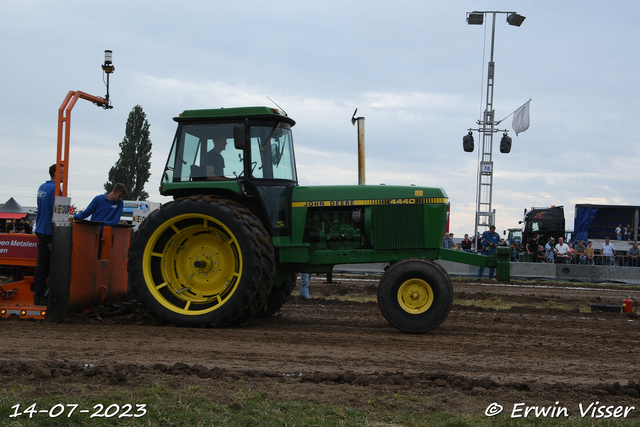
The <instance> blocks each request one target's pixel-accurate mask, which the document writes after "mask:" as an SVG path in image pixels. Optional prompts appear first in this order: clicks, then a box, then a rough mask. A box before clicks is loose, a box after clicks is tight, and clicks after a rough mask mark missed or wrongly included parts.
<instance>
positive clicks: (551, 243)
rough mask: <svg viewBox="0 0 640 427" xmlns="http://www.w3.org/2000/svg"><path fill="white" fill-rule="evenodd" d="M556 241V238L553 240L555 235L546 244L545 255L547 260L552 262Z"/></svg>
mask: <svg viewBox="0 0 640 427" xmlns="http://www.w3.org/2000/svg"><path fill="white" fill-rule="evenodd" d="M554 243H555V240H553V237H552V238H550V239H549V241H548V242H547V244H546V245H544V251H545V255H546V256H547V262H550V263H551V264H553V247H554Z"/></svg>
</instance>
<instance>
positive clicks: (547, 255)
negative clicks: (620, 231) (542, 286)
mask: <svg viewBox="0 0 640 427" xmlns="http://www.w3.org/2000/svg"><path fill="white" fill-rule="evenodd" d="M523 249H524V252H525V253H527V254H528V255H530V256H531V259H532V261H533V262H546V263H555V264H584V265H594V264H596V262H595V259H596V256H598V257H601V258H602V262H601V264H602V265H615V264H616V263H615V261H614V260H615V257H616V253H617V250H616V247H615V245H614V244H613V243H611V240H610V239H609V238H608V237H606V238H605V239H604V243H603V244H602V245H601V246H600V248H599V249H598V251H599V253H596V248H594V247H593V242H591V241H588V242H587V246H585V245H584V241H583V240H580V241H579V242H578V244H577V245H575V246H574V245H573V244H572V243H565V242H564V239H563V238H562V237H559V238H558V243H557V244H556V243H555V240H554V239H553V238H551V239H549V241H548V242H547V243H546V244H545V245H544V247H543V246H542V244H541V243H540V236H539V235H537V234H536V235H535V236H534V238H533V239H531V240H529V241H528V242H527V243H526V245H525V246H524V248H523ZM639 258H640V248H638V244H637V243H634V244H633V246H632V247H631V248H629V249H628V250H627V253H626V260H625V264H626V265H628V266H633V267H637V266H638V265H639V262H638V259H639Z"/></svg>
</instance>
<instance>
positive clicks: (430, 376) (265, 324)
mask: <svg viewBox="0 0 640 427" xmlns="http://www.w3.org/2000/svg"><path fill="white" fill-rule="evenodd" d="M334 277H335V278H334V280H337V281H338V283H337V284H332V285H327V284H323V283H322V280H321V279H320V278H317V277H314V278H313V280H312V283H311V286H310V290H311V294H312V297H314V298H313V299H312V300H311V301H303V300H301V299H300V297H297V296H293V297H292V298H291V299H290V300H289V302H288V303H287V304H286V305H285V306H284V307H283V309H282V310H281V311H280V313H278V314H277V315H276V316H274V317H272V318H270V319H266V320H254V321H251V322H250V323H249V324H247V325H245V326H242V327H238V328H231V329H188V328H175V327H171V326H161V325H156V324H155V322H154V321H153V320H151V319H149V317H148V316H146V315H145V314H144V313H143V312H142V313H141V312H137V313H126V314H122V315H119V316H115V317H103V318H102V320H98V319H96V318H88V317H87V316H85V315H81V314H77V315H74V316H71V317H70V318H69V319H68V320H67V321H65V322H64V323H44V322H41V321H18V320H12V319H10V320H2V321H0V330H2V352H1V353H0V380H1V381H2V383H3V385H5V386H10V385H12V384H14V385H19V384H20V385H21V384H31V385H34V386H36V389H35V390H36V391H34V393H41V392H42V393H44V392H60V390H63V389H64V390H67V391H66V392H67V393H69V392H70V391H69V390H71V393H73V390H78V393H81V391H80V390H81V386H82V385H86V384H93V385H92V388H90V390H94V391H95V393H99V387H98V388H96V386H99V385H100V384H103V385H113V386H117V387H124V388H129V389H135V388H139V387H147V386H152V385H156V384H160V383H163V384H168V385H170V386H171V387H173V388H175V387H186V386H189V385H193V384H199V385H202V386H203V387H205V388H210V389H211V390H215V396H216V397H215V398H216V399H218V400H219V401H220V402H222V403H225V402H232V401H233V399H234V393H236V392H237V390H238V388H239V387H242V388H243V389H245V390H246V389H248V390H258V391H262V392H264V393H267V394H268V395H269V396H271V397H273V398H276V399H296V400H307V401H311V402H323V403H329V404H335V405H338V406H341V407H353V408H356V409H365V408H367V406H368V405H371V404H372V399H373V401H374V402H376V403H375V404H380V405H385V406H388V407H390V408H394V409H398V410H402V409H403V408H407V407H418V408H420V410H425V409H429V410H435V409H441V410H445V411H448V412H451V413H468V414H474V415H478V414H483V413H484V411H485V408H487V406H488V405H489V404H490V403H492V402H498V403H500V404H501V405H502V406H504V407H505V410H510V408H511V407H512V405H513V404H515V403H517V402H526V404H527V405H554V404H555V402H560V403H559V405H561V406H562V405H564V406H566V407H568V408H569V411H570V413H571V414H575V413H576V412H578V411H577V407H578V404H580V403H582V404H587V405H588V404H589V403H591V402H595V401H600V402H602V403H606V404H608V405H622V406H634V407H635V408H637V409H635V410H632V411H631V412H630V413H629V415H628V417H627V419H640V393H639V392H640V348H639V343H638V339H637V337H638V329H639V325H640V319H639V318H638V317H637V316H635V315H633V313H632V314H626V315H624V314H610V313H585V312H580V307H585V306H586V304H587V303H589V302H600V303H608V304H621V302H622V299H623V295H624V294H629V293H630V294H632V295H634V296H635V297H636V299H637V298H638V297H640V292H637V290H636V289H629V288H615V287H606V288H605V287H602V286H597V285H595V286H592V287H582V286H577V285H572V284H569V283H566V284H548V283H544V282H541V283H537V284H536V283H526V284H523V283H511V284H508V285H504V284H500V283H498V282H495V281H493V282H469V281H466V282H457V283H454V290H455V297H454V298H455V299H456V300H465V301H475V300H478V301H487V300H489V301H492V302H494V303H496V304H497V303H498V302H504V303H506V304H507V305H513V304H516V305H518V306H516V307H514V308H511V309H506V310H494V309H483V308H479V307H477V306H469V305H464V306H463V305H454V307H453V310H452V312H451V313H450V315H449V317H448V318H447V320H446V321H445V322H444V323H443V324H442V325H440V326H439V327H438V328H436V329H435V330H433V331H431V332H429V333H427V334H423V335H410V334H405V333H402V332H399V331H398V330H396V329H394V328H393V327H391V326H389V325H388V323H387V322H386V321H385V319H384V318H383V317H382V315H381V314H380V311H379V310H378V307H377V304H376V303H374V302H354V301H341V300H336V299H329V298H334V297H337V296H341V297H344V296H345V295H347V296H349V297H359V296H362V297H367V296H369V297H370V296H371V295H375V290H376V282H375V280H377V279H376V278H375V277H362V278H354V277H339V276H337V277H336V276H334ZM638 289H639V290H640V288H638ZM294 295H295V291H294ZM523 304H524V305H523ZM534 306H536V307H550V308H536V307H534ZM553 306H561V307H562V308H552V307H553ZM636 382H637V384H636ZM85 393H86V391H85ZM398 396H417V397H418V399H415V400H414V399H402V398H399V397H398ZM555 405H558V404H555Z"/></svg>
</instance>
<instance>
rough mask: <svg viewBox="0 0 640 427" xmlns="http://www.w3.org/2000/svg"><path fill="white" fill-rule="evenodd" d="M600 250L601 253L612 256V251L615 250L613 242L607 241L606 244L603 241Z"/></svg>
mask: <svg viewBox="0 0 640 427" xmlns="http://www.w3.org/2000/svg"><path fill="white" fill-rule="evenodd" d="M601 250H602V255H604V256H613V251H615V250H616V247H615V246H613V243H609V244H608V245H607V244H606V243H603V244H602V248H601Z"/></svg>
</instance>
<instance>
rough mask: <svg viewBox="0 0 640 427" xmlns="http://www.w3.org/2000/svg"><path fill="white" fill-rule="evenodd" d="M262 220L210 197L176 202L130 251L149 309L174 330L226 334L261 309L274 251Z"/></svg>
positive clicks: (143, 229) (149, 222) (146, 226)
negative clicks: (212, 329)
mask: <svg viewBox="0 0 640 427" xmlns="http://www.w3.org/2000/svg"><path fill="white" fill-rule="evenodd" d="M267 236H268V234H267V232H266V230H265V229H264V227H263V226H262V224H261V223H260V220H258V218H256V217H255V216H254V215H253V214H252V213H251V212H250V211H248V210H247V209H246V208H244V207H243V206H242V205H240V204H238V203H235V202H233V201H231V200H227V199H222V198H217V197H214V196H203V195H198V196H191V197H185V198H182V199H177V200H175V201H174V202H170V203H167V204H166V205H163V206H162V207H161V208H160V209H158V210H156V211H154V212H152V213H151V214H150V215H149V217H148V218H147V219H146V220H145V221H144V222H143V223H142V224H141V225H140V228H139V229H138V232H137V233H136V236H135V239H134V241H133V243H132V245H131V249H130V251H129V273H130V277H131V279H132V281H133V287H134V289H135V290H136V291H137V293H138V294H139V296H140V299H141V301H142V302H143V303H144V304H145V305H146V307H147V309H148V310H149V311H150V312H151V313H152V314H153V315H155V316H156V317H157V318H159V319H161V320H162V321H164V322H167V323H170V324H174V325H177V326H190V327H200V326H211V325H215V326H228V325H232V324H236V323H239V322H242V321H245V320H248V319H249V318H250V317H251V316H252V315H255V314H256V312H257V311H258V309H259V308H261V307H262V306H264V304H266V298H267V295H268V294H269V292H270V291H271V285H272V283H273V275H274V265H275V263H274V250H273V246H272V245H271V243H270V241H269V240H268V238H267Z"/></svg>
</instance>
